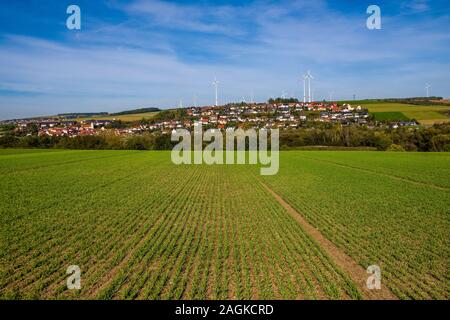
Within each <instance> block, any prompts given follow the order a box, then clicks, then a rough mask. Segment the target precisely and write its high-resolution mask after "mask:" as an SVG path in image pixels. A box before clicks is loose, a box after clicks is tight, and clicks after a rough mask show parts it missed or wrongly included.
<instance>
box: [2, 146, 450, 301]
mask: <svg viewBox="0 0 450 320" xmlns="http://www.w3.org/2000/svg"><path fill="white" fill-rule="evenodd" d="M449 163H450V155H449V154H448V153H447V154H446V153H442V154H434V153H427V154H420V153H376V152H313V151H292V152H283V153H281V155H280V171H279V173H278V174H277V175H275V176H266V177H262V176H259V174H258V173H259V166H251V165H239V166H230V165H228V166H227V165H222V166H221V165H217V166H207V165H192V166H175V165H173V164H172V163H171V161H170V152H163V151H161V152H153V151H151V152H139V151H43V150H0V173H1V177H2V179H0V188H1V190H2V193H1V194H0V201H1V202H0V221H1V229H0V231H1V232H0V298H3V299H5V298H21V299H31V298H42V299H55V298H57V299H93V298H100V299H361V298H371V296H370V295H368V294H367V292H364V290H363V289H362V288H361V285H360V284H359V283H358V282H357V281H356V280H355V275H354V274H352V272H351V270H350V269H349V268H348V265H346V264H345V263H341V262H340V261H339V260H337V259H336V256H338V255H339V254H341V255H345V256H347V257H348V259H351V260H352V261H353V262H354V263H355V264H357V265H359V266H360V267H361V268H362V269H365V268H366V267H367V266H369V265H373V264H376V265H379V266H380V267H381V270H382V274H383V284H385V286H386V287H387V288H388V290H389V291H390V292H391V293H392V294H393V295H394V296H395V297H397V298H400V299H436V298H444V299H448V298H449V297H450V292H449V284H450V283H449V280H448V259H449V252H448V249H447V248H448V245H449V240H450V238H449V232H448V231H449V230H450V221H449V211H448V208H449V207H450V197H449V193H450V183H449V181H450V179H449V178H450V165H449ZM278 196H279V197H278ZM288 206H289V207H288ZM296 215H298V217H296ZM301 219H304V220H305V222H304V223H303V224H302V223H301V222H302V220H301ZM306 224H310V225H311V227H314V228H316V229H317V232H320V233H321V234H322V235H323V236H324V237H325V238H326V239H327V240H329V241H330V243H331V244H332V245H331V247H330V246H329V247H325V246H324V245H323V243H324V242H323V241H320V239H318V238H317V235H315V234H314V232H312V231H311V230H313V229H311V228H309V227H308V225H306ZM330 248H331V249H332V250H334V251H337V252H338V254H335V253H333V252H332V251H330ZM69 265H78V266H80V269H81V271H82V289H81V290H79V291H70V290H67V288H66V278H67V274H66V268H67V267H68V266H69ZM349 270H350V271H349Z"/></svg>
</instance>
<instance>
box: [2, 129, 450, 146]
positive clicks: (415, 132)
mask: <svg viewBox="0 0 450 320" xmlns="http://www.w3.org/2000/svg"><path fill="white" fill-rule="evenodd" d="M176 143H177V142H172V141H171V135H170V134H163V133H150V132H148V133H144V134H140V135H128V136H117V135H115V134H114V133H113V132H105V133H101V134H99V135H95V136H77V137H50V136H37V135H29V134H28V135H25V136H24V135H23V134H22V135H21V134H17V133H15V132H14V131H8V132H6V133H5V132H3V133H2V135H1V136H0V147H1V148H59V149H93V150H171V149H172V148H173V146H174V145H175V144H176ZM205 144H208V143H207V142H206V143H205ZM308 146H328V147H336V148H338V147H346V148H358V147H371V148H376V149H377V150H380V151H383V150H393V151H450V124H439V125H434V126H432V127H429V128H425V127H418V128H408V127H400V128H396V129H387V128H367V127H360V126H341V125H339V124H323V125H319V126H314V127H306V128H299V129H289V130H280V149H281V150H292V149H296V148H302V147H308Z"/></svg>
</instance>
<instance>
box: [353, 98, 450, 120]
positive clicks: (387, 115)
mask: <svg viewBox="0 0 450 320" xmlns="http://www.w3.org/2000/svg"><path fill="white" fill-rule="evenodd" d="M350 103H351V104H355V103H352V102H350ZM356 104H359V105H361V107H363V108H367V109H368V110H369V112H370V113H373V114H375V118H376V117H377V115H378V117H381V118H380V119H379V120H405V119H403V118H401V117H400V116H399V114H402V115H403V116H404V117H405V118H407V119H415V120H417V121H419V122H420V123H421V124H426V125H431V124H433V123H441V122H448V121H450V118H449V117H448V116H447V115H446V112H448V111H450V107H449V106H445V105H442V106H439V105H429V106H423V105H412V104H404V103H389V102H376V101H370V102H367V101H361V103H358V102H357V103H356ZM394 113H395V114H394ZM394 115H395V117H394V118H392V117H393V116H394Z"/></svg>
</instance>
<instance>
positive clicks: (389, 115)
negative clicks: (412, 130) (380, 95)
mask: <svg viewBox="0 0 450 320" xmlns="http://www.w3.org/2000/svg"><path fill="white" fill-rule="evenodd" d="M372 115H373V117H374V118H375V120H377V121H408V120H410V119H409V118H408V117H407V116H405V115H404V114H403V113H401V112H373V113H372Z"/></svg>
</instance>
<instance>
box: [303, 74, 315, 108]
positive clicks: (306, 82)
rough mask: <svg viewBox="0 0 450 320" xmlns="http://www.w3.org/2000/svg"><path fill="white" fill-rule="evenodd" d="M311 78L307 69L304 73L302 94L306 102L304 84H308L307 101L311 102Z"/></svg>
mask: <svg viewBox="0 0 450 320" xmlns="http://www.w3.org/2000/svg"><path fill="white" fill-rule="evenodd" d="M311 79H314V78H313V76H312V75H311V71H308V72H307V73H306V74H305V77H304V80H305V83H304V87H303V89H304V96H303V102H306V86H308V102H312V96H311Z"/></svg>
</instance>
